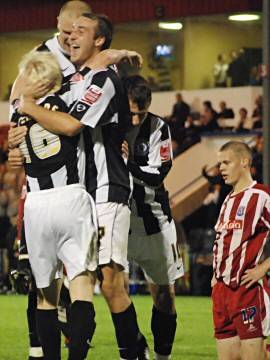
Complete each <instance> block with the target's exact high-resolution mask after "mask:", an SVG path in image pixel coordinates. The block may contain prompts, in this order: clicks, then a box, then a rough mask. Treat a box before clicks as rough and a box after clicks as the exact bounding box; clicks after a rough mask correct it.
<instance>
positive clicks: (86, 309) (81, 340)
mask: <svg viewBox="0 0 270 360" xmlns="http://www.w3.org/2000/svg"><path fill="white" fill-rule="evenodd" d="M95 328H96V323H95V310H94V306H93V304H92V303H91V302H88V301H79V300H77V301H75V302H74V303H73V304H72V305H71V309H70V335H71V339H70V346H69V357H68V359H69V360H83V359H85V358H86V356H87V352H88V349H89V345H90V342H91V340H92V337H93V335H94V331H95Z"/></svg>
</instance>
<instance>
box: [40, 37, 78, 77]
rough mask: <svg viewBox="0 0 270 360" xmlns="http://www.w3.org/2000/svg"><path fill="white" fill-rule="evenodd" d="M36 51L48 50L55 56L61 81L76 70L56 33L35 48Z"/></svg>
mask: <svg viewBox="0 0 270 360" xmlns="http://www.w3.org/2000/svg"><path fill="white" fill-rule="evenodd" d="M36 51H50V52H51V53H52V54H54V55H55V56H56V58H57V60H58V63H59V65H60V68H61V71H62V74H63V83H64V82H65V81H66V80H67V79H68V78H69V77H70V75H72V74H74V73H75V72H76V68H75V66H74V65H73V64H72V62H71V61H70V59H69V55H68V54H67V53H66V52H65V51H64V50H63V48H62V47H61V45H60V44H59V41H58V39H57V35H55V36H54V37H53V38H51V39H49V40H47V41H44V42H43V43H42V44H41V45H39V46H38V47H37V48H36Z"/></svg>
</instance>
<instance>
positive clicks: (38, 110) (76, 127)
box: [19, 96, 84, 136]
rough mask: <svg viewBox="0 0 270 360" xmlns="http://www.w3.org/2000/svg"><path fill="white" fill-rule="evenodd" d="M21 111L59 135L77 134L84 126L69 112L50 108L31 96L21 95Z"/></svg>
mask: <svg viewBox="0 0 270 360" xmlns="http://www.w3.org/2000/svg"><path fill="white" fill-rule="evenodd" d="M19 111H20V112H21V113H24V114H27V115H29V116H30V117H32V118H33V119H35V120H36V122H38V123H39V124H40V125H41V126H42V127H43V128H44V129H46V130H48V131H50V132H52V133H54V134H57V135H66V136H75V135H77V134H78V133H79V132H80V131H81V130H82V128H83V126H84V125H83V124H82V123H81V122H80V121H78V120H77V119H76V118H74V117H73V116H71V115H69V114H67V113H64V112H60V111H52V110H48V109H45V108H44V107H43V106H40V105H37V104H36V102H35V100H34V99H33V98H31V97H25V96H22V97H21V99H20V106H19Z"/></svg>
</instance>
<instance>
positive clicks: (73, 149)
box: [11, 95, 85, 191]
mask: <svg viewBox="0 0 270 360" xmlns="http://www.w3.org/2000/svg"><path fill="white" fill-rule="evenodd" d="M38 104H39V105H41V106H43V107H44V108H46V109H49V110H52V111H61V112H67V111H68V109H67V106H66V104H65V103H64V101H63V100H62V99H61V98H59V97H57V96H55V95H49V96H47V97H46V98H43V99H40V100H39V102H38ZM14 106H16V105H14ZM11 120H12V121H13V122H15V123H17V125H18V126H21V125H25V126H26V127H27V129H28V131H27V134H26V137H25V140H24V141H23V142H22V143H21V144H20V146H19V147H20V150H21V152H22V154H23V155H24V157H25V165H24V167H25V173H26V178H27V187H28V191H40V190H46V189H51V188H56V187H62V186H66V185H70V184H76V183H81V184H84V182H85V179H84V174H85V157H84V151H82V150H81V147H82V146H83V145H82V144H81V140H80V138H82V136H81V135H79V136H75V137H67V136H60V135H59V136H58V135H55V134H53V133H51V132H49V131H47V130H45V129H44V128H43V127H41V126H40V125H39V124H38V123H37V122H36V121H35V120H34V119H32V118H31V117H29V116H27V115H24V114H20V113H18V112H17V110H16V109H15V111H14V112H13V115H12V119H11Z"/></svg>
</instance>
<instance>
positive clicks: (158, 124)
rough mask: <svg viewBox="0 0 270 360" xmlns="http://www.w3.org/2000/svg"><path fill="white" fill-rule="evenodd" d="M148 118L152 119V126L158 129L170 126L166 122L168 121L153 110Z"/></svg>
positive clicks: (165, 128) (166, 128)
mask: <svg viewBox="0 0 270 360" xmlns="http://www.w3.org/2000/svg"><path fill="white" fill-rule="evenodd" d="M148 118H149V120H150V121H151V124H152V126H154V127H155V128H157V129H163V130H168V129H169V126H168V124H167V123H166V121H165V120H164V119H163V118H162V117H161V116H158V115H156V114H153V113H151V112H149V113H148Z"/></svg>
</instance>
